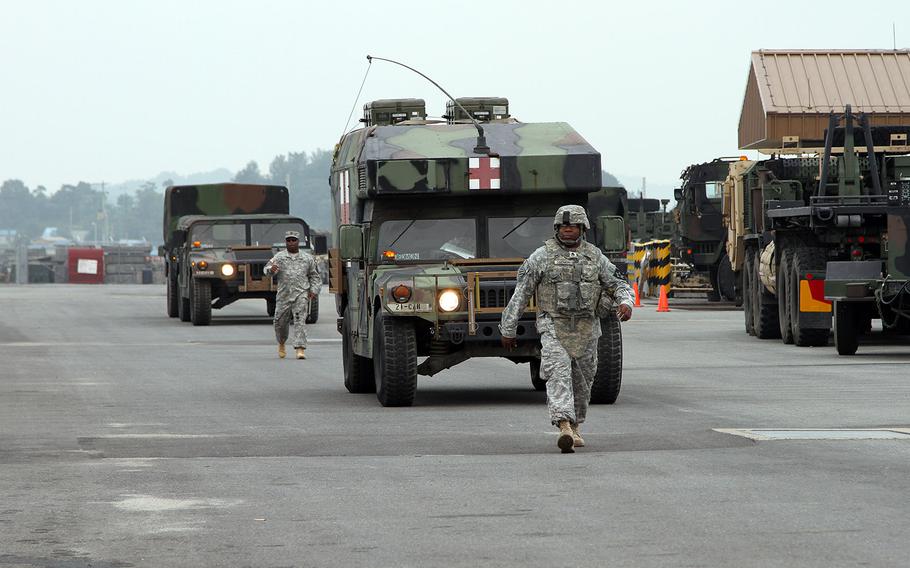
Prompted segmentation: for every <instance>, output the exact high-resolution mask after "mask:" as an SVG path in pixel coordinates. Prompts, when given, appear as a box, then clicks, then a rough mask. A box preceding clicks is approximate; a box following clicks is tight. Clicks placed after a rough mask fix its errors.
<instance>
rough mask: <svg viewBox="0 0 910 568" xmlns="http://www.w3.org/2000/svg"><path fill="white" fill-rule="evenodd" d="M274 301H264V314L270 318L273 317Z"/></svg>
mask: <svg viewBox="0 0 910 568" xmlns="http://www.w3.org/2000/svg"><path fill="white" fill-rule="evenodd" d="M276 303H277V302H276V301H275V300H266V301H265V313H267V314H269V317H270V318H273V317H275V304H276Z"/></svg>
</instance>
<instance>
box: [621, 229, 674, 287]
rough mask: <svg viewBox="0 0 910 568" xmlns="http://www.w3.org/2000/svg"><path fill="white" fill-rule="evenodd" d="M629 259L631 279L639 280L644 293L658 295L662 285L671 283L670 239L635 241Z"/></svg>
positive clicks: (631, 280) (633, 280)
mask: <svg viewBox="0 0 910 568" xmlns="http://www.w3.org/2000/svg"><path fill="white" fill-rule="evenodd" d="M628 260H629V266H630V267H631V269H630V270H629V272H628V275H629V281H630V282H638V283H639V289H641V290H642V294H643V295H645V296H657V295H658V293H659V292H660V288H661V286H664V285H669V284H670V275H671V273H672V271H673V266H672V264H671V262H670V241H669V240H665V239H664V240H655V241H647V242H634V243H632V251H631V252H630V253H629V254H628Z"/></svg>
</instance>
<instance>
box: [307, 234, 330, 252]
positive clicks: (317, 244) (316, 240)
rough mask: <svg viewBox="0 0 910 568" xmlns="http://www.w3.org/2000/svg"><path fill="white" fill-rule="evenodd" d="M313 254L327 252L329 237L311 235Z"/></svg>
mask: <svg viewBox="0 0 910 568" xmlns="http://www.w3.org/2000/svg"><path fill="white" fill-rule="evenodd" d="M311 238H312V240H313V254H316V255H323V254H328V252H329V239H328V237H326V236H325V235H312V237H311Z"/></svg>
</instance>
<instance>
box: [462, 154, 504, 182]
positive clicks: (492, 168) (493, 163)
mask: <svg viewBox="0 0 910 568" xmlns="http://www.w3.org/2000/svg"><path fill="white" fill-rule="evenodd" d="M468 189H499V158H489V157H487V158H468Z"/></svg>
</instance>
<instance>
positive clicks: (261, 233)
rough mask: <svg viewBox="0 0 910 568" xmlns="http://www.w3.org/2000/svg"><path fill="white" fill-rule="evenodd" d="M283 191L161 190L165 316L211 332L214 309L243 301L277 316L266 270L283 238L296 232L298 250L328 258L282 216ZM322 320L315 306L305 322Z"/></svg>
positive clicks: (296, 222)
mask: <svg viewBox="0 0 910 568" xmlns="http://www.w3.org/2000/svg"><path fill="white" fill-rule="evenodd" d="M287 209H288V193H287V188H285V187H282V186H267V185H252V184H234V183H225V184H209V185H198V186H172V187H169V188H167V190H166V191H165V210H164V239H165V245H164V246H163V247H161V249H160V250H159V253H160V254H162V255H164V256H166V258H167V263H166V275H167V314H168V316H170V317H179V318H180V320H181V321H192V322H193V324H194V325H208V324H209V323H210V322H211V318H212V309H213V308H214V309H219V308H223V307H224V306H227V305H229V304H231V303H233V302H235V301H237V300H240V299H244V298H262V299H264V300H265V301H266V311H267V313H268V314H269V315H270V316H271V315H274V313H275V292H276V284H275V283H274V281H273V278H272V276H271V275H266V274H263V267H264V266H265V263H266V262H268V260H269V259H270V258H271V257H272V256H273V255H274V254H275V253H276V252H277V251H278V249H279V248H281V247H284V244H285V243H284V234H285V231H288V230H295V231H299V232H300V235H301V237H300V246H301V248H305V249H306V248H309V249H311V250H312V252H314V253H315V254H324V253H325V239H324V238H323V239H314V238H312V236H311V234H310V229H309V226H307V224H306V223H305V222H304V221H303V220H302V219H300V218H298V217H292V216H290V215H288V214H287ZM318 317H319V305H318V301H317V300H316V299H314V300H313V303H312V304H311V306H310V312H309V316H308V318H307V323H314V322H315V321H316V320H317V318H318Z"/></svg>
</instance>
